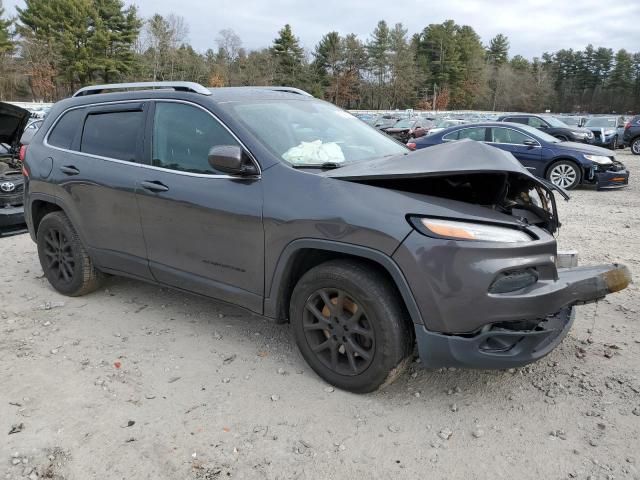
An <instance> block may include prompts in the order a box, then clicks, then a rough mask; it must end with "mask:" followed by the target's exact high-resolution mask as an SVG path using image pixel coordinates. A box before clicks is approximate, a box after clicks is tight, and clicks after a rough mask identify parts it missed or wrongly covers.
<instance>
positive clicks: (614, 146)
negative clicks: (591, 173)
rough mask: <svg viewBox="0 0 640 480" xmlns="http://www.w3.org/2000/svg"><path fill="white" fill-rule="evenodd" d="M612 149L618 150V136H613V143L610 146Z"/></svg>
mask: <svg viewBox="0 0 640 480" xmlns="http://www.w3.org/2000/svg"><path fill="white" fill-rule="evenodd" d="M609 148H610V149H611V150H614V151H615V150H616V149H617V148H618V137H613V139H612V140H611V145H610V146H609Z"/></svg>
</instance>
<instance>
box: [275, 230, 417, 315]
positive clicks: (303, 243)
mask: <svg viewBox="0 0 640 480" xmlns="http://www.w3.org/2000/svg"><path fill="white" fill-rule="evenodd" d="M303 249H315V250H325V251H328V252H337V253H343V254H346V255H352V256H354V257H360V258H364V259H367V260H371V261H373V262H375V263H377V264H378V265H380V266H381V267H382V268H384V269H385V270H386V271H387V272H388V273H389V275H390V276H391V278H392V279H393V282H394V283H395V285H396V287H397V288H398V291H399V292H400V294H401V295H402V299H403V300H404V303H405V305H406V307H407V310H408V312H409V315H410V316H411V320H412V321H413V323H417V324H424V322H423V320H422V316H421V315H420V310H419V309H418V305H417V304H416V301H415V299H414V297H413V293H412V292H411V289H410V288H409V284H408V283H407V280H406V278H405V277H404V274H403V273H402V271H401V270H400V267H398V265H397V264H396V262H394V261H393V259H392V258H391V257H390V256H388V255H387V254H385V253H383V252H381V251H379V250H374V249H372V248H368V247H362V246H359V245H353V244H350V243H342V242H336V241H332V240H321V239H314V238H303V239H298V240H294V241H293V242H291V243H289V244H288V245H287V246H286V247H285V248H284V250H283V251H282V253H281V254H280V257H279V258H278V263H277V264H276V268H275V270H274V272H273V277H272V279H271V283H270V284H267V285H265V287H266V288H265V293H267V295H266V296H265V299H264V315H265V316H266V317H270V318H277V316H278V312H279V311H280V307H281V305H280V304H279V302H280V298H279V297H280V292H281V289H282V288H283V285H284V283H285V282H286V277H285V276H286V274H287V272H288V270H289V268H290V267H291V264H292V261H293V258H294V256H295V254H296V253H297V252H298V251H300V250H303ZM266 274H268V273H266V272H265V275H266Z"/></svg>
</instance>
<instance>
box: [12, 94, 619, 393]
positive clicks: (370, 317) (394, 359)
mask: <svg viewBox="0 0 640 480" xmlns="http://www.w3.org/2000/svg"><path fill="white" fill-rule="evenodd" d="M153 88H156V89H155V90H153ZM105 91H111V92H110V93H101V92H105ZM115 139H117V141H115ZM24 170H25V175H26V178H27V182H26V194H25V202H26V209H25V215H26V219H27V223H28V226H29V232H30V234H31V237H32V238H33V240H34V241H35V242H36V244H37V250H38V256H39V259H40V263H41V265H42V269H43V271H44V274H45V276H46V278H47V279H48V281H49V282H50V283H51V285H52V286H53V287H54V288H55V289H56V290H57V291H59V292H61V293H63V294H66V295H70V296H77V295H83V294H86V293H88V292H91V291H92V290H95V289H96V288H98V287H99V285H100V280H101V279H102V277H103V275H104V274H105V273H109V274H114V275H125V276H129V277H133V278H137V279H140V280H145V281H149V282H154V283H156V284H161V285H166V286H170V287H174V288H177V289H180V290H183V291H186V292H194V293H197V294H200V295H205V296H209V297H213V298H217V299H220V300H222V301H225V302H229V303H232V304H235V305H238V306H241V307H244V308H246V309H248V310H250V311H252V312H255V313H257V314H260V315H265V316H267V317H271V318H274V319H276V320H277V321H280V322H285V321H289V322H290V323H291V325H292V330H293V333H294V337H295V339H296V343H297V344H298V347H299V349H300V351H301V353H302V355H303V357H304V358H305V359H306V361H307V362H308V363H309V365H310V366H311V367H312V368H313V370H314V371H315V372H317V373H318V375H320V376H321V377H322V378H324V379H325V380H327V381H328V382H331V383H333V384H334V385H336V386H338V387H340V388H343V389H346V390H350V391H355V392H367V391H371V390H374V389H376V388H378V387H379V386H381V385H384V384H386V383H390V382H391V381H393V380H394V379H395V378H396V377H397V376H398V375H399V373H400V372H402V370H403V369H404V368H405V367H406V366H407V365H408V364H409V363H410V358H411V356H412V353H413V351H414V345H415V343H417V346H418V351H419V353H420V357H421V359H422V364H423V365H426V366H431V367H433V366H455V365H465V366H469V367H481V368H505V367H512V366H516V365H522V364H525V363H528V362H532V361H534V360H537V359H539V358H541V357H543V356H544V355H546V354H547V353H549V352H550V351H551V350H552V349H553V348H555V347H556V346H557V345H558V344H559V343H560V342H561V341H562V339H563V338H564V337H565V335H566V334H567V332H568V331H569V329H570V327H571V323H572V318H573V313H572V312H573V308H572V307H573V305H575V304H581V303H585V302H592V301H596V300H598V299H600V298H602V297H604V296H606V295H607V294H609V293H611V292H614V291H618V290H621V289H623V288H625V287H626V286H627V284H628V282H629V281H630V274H629V271H628V270H627V269H626V267H624V266H621V265H618V264H611V265H601V266H595V267H580V268H557V267H556V258H557V257H556V256H557V246H556V240H555V238H554V236H553V233H554V232H555V231H557V229H558V227H559V220H558V212H557V208H556V205H555V200H554V193H553V190H552V189H551V188H550V187H549V185H548V184H546V183H545V182H541V181H540V180H539V179H538V178H536V177H535V176H533V175H532V174H531V173H529V172H528V171H527V170H526V169H525V168H523V167H522V165H520V164H519V163H518V162H517V161H516V160H515V159H514V158H513V156H512V155H510V154H507V153H505V152H502V151H500V150H498V149H495V148H492V147H489V146H487V145H483V144H482V143H476V142H454V143H452V144H447V145H441V146H438V147H433V148H431V149H428V150H425V151H420V152H410V151H409V150H408V149H407V148H406V147H405V146H404V145H402V144H400V143H398V142H396V141H395V140H394V139H392V138H390V137H389V136H387V135H385V134H383V133H381V132H379V131H378V130H376V129H374V128H371V127H370V126H368V125H366V124H365V123H363V122H361V121H360V120H358V119H357V118H355V117H354V116H352V115H351V114H349V113H347V112H345V111H344V110H341V109H339V108H337V107H336V106H334V105H332V104H330V103H327V102H323V101H321V100H317V99H314V98H313V97H311V96H308V95H301V94H298V93H292V92H287V91H270V90H269V89H265V88H250V87H245V88H217V89H207V88H204V87H203V86H201V85H199V84H195V83H189V82H166V83H165V82H158V83H150V84H149V83H143V84H120V85H103V86H95V87H85V88H83V89H81V90H80V91H78V92H77V93H76V95H75V96H74V97H73V98H70V99H67V100H63V101H61V102H58V103H56V104H55V105H54V106H53V108H52V109H51V112H50V114H49V115H48V116H47V118H46V119H45V121H44V123H43V125H42V127H41V128H40V129H39V130H38V131H37V132H36V133H35V135H34V136H33V138H32V139H31V140H30V143H29V144H28V145H27V151H26V157H25V161H24ZM87 301H88V302H91V299H88V300H87ZM96 321H99V320H96ZM212 374H215V373H212Z"/></svg>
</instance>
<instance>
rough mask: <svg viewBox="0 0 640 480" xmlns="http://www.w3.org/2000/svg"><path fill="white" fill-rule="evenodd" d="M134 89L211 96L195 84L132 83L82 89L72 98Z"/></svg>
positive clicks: (207, 91) (206, 90)
mask: <svg viewBox="0 0 640 480" xmlns="http://www.w3.org/2000/svg"><path fill="white" fill-rule="evenodd" d="M135 88H141V89H147V90H151V89H155V88H172V89H174V90H178V91H181V92H193V93H199V94H200V95H211V91H210V90H209V89H208V88H205V87H203V86H202V85H200V84H199V83H195V82H132V83H109V84H106V85H91V86H88V87H83V88H81V89H80V90H78V91H77V92H76V93H74V94H73V96H74V97H83V96H85V95H94V94H98V93H102V92H104V91H105V90H131V89H135Z"/></svg>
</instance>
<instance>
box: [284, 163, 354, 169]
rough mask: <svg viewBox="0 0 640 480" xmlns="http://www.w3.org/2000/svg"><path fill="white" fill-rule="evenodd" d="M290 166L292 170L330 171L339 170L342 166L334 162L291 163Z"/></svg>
mask: <svg viewBox="0 0 640 480" xmlns="http://www.w3.org/2000/svg"><path fill="white" fill-rule="evenodd" d="M291 166H292V167H293V168H322V169H325V170H331V169H334V168H340V167H341V166H342V164H340V163H335V162H325V163H292V164H291Z"/></svg>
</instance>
